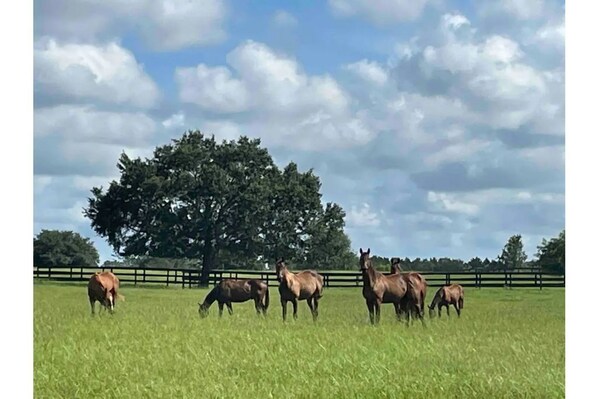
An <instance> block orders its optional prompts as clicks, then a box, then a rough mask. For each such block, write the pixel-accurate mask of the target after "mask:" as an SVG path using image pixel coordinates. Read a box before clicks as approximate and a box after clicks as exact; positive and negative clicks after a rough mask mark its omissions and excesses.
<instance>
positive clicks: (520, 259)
mask: <svg viewBox="0 0 598 399" xmlns="http://www.w3.org/2000/svg"><path fill="white" fill-rule="evenodd" d="M526 260H527V255H526V254H525V251H524V250H523V241H521V234H516V235H514V236H511V237H509V240H508V241H507V243H506V244H505V246H504V248H503V250H502V253H501V254H500V255H499V256H498V261H499V262H500V264H501V265H502V266H503V268H504V269H505V270H513V269H520V268H523V267H524V265H525V262H526Z"/></svg>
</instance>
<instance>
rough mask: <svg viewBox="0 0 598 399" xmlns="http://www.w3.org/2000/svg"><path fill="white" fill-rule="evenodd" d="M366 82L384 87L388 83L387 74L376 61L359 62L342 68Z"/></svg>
mask: <svg viewBox="0 0 598 399" xmlns="http://www.w3.org/2000/svg"><path fill="white" fill-rule="evenodd" d="M344 68H345V69H347V70H348V71H351V72H352V73H354V74H355V75H357V76H358V77H360V78H361V79H363V80H365V81H366V82H369V83H373V84H375V85H384V84H386V82H387V81H388V73H387V72H386V70H385V69H384V68H383V67H382V66H380V64H378V63H377V62H376V61H368V60H361V61H358V62H354V63H352V64H348V65H345V66H344Z"/></svg>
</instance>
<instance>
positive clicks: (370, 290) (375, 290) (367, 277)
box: [359, 248, 407, 324]
mask: <svg viewBox="0 0 598 399" xmlns="http://www.w3.org/2000/svg"><path fill="white" fill-rule="evenodd" d="M359 254H360V256H359V266H360V268H361V273H362V275H363V290H362V294H363V297H364V298H365V302H366V305H367V307H368V311H369V314H370V323H372V324H376V323H380V305H381V304H383V303H392V304H393V305H394V307H395V312H396V314H397V319H399V318H400V304H401V300H402V299H403V298H404V297H405V295H407V280H406V279H405V278H403V277H402V276H401V275H400V274H391V275H388V276H386V275H384V274H382V273H380V272H378V271H377V270H376V269H374V265H373V263H372V260H371V259H370V249H369V248H368V250H367V251H366V252H364V251H363V250H362V249H361V248H359Z"/></svg>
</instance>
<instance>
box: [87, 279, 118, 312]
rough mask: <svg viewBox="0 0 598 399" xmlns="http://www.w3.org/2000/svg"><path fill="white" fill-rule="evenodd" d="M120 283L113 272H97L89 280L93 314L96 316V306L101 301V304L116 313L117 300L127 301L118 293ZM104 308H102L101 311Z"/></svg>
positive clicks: (88, 292)
mask: <svg viewBox="0 0 598 399" xmlns="http://www.w3.org/2000/svg"><path fill="white" fill-rule="evenodd" d="M119 286H120V282H119V280H118V277H116V276H115V275H114V274H113V273H111V272H101V273H100V272H96V273H95V274H94V275H93V276H91V278H90V279H89V283H87V295H88V296H89V303H90V305H91V314H95V304H96V301H99V302H100V304H101V305H102V306H103V307H104V308H106V309H109V310H110V313H113V312H114V306H115V305H116V299H117V298H118V299H122V300H123V301H124V300H125V297H124V296H122V295H120V294H119V293H118V289H119ZM101 309H102V308H100V310H101Z"/></svg>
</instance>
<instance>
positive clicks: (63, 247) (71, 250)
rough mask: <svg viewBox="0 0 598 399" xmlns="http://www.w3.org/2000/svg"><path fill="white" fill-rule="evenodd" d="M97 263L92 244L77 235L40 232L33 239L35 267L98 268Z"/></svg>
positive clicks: (95, 252) (51, 231)
mask: <svg viewBox="0 0 598 399" xmlns="http://www.w3.org/2000/svg"><path fill="white" fill-rule="evenodd" d="M99 262H100V255H99V254H98V251H97V250H96V248H95V247H94V246H93V243H92V242H91V241H90V240H89V238H85V237H82V236H81V235H80V234H79V233H75V232H73V231H58V230H42V231H41V232H40V233H39V234H38V235H37V236H36V237H34V238H33V264H34V265H35V266H50V267H53V266H98V263H99Z"/></svg>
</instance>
